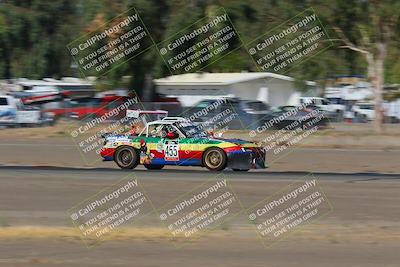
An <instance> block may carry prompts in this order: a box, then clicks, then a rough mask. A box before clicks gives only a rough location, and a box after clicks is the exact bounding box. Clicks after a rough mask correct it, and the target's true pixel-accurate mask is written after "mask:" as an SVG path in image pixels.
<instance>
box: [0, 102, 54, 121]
mask: <svg viewBox="0 0 400 267" xmlns="http://www.w3.org/2000/svg"><path fill="white" fill-rule="evenodd" d="M52 122H53V118H52V116H51V114H48V113H46V112H41V110H40V109H39V108H37V107H33V106H26V105H23V104H22V103H21V102H20V100H19V99H16V98H14V97H13V96H8V95H0V126H7V127H21V126H41V125H45V124H52Z"/></svg>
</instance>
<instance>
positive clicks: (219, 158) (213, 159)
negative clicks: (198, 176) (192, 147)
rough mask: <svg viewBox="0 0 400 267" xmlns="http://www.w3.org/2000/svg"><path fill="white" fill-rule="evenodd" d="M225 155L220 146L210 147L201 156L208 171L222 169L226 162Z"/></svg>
mask: <svg viewBox="0 0 400 267" xmlns="http://www.w3.org/2000/svg"><path fill="white" fill-rule="evenodd" d="M227 161H228V160H227V156H226V154H225V152H224V151H223V150H222V149H220V148H217V147H216V148H210V149H208V150H207V151H206V152H205V153H204V156H203V164H204V166H205V167H206V168H207V169H209V170H210V171H222V170H223V169H225V167H226V164H227Z"/></svg>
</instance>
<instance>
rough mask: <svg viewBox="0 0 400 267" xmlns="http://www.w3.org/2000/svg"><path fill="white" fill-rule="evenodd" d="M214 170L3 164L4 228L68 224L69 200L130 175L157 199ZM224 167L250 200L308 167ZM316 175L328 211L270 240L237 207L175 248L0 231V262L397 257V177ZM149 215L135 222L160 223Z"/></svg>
mask: <svg viewBox="0 0 400 267" xmlns="http://www.w3.org/2000/svg"><path fill="white" fill-rule="evenodd" d="M217 175H220V174H219V173H212V172H208V171H206V170H203V169H200V168H186V169H178V170H177V169H171V168H169V169H166V170H162V171H148V170H144V169H141V168H139V169H138V170H135V171H122V170H119V169H115V168H64V167H32V166H28V165H27V166H0V179H1V181H2V186H1V188H0V222H1V223H2V224H3V226H5V227H3V228H0V230H1V229H5V230H4V231H7V227H10V226H13V227H18V226H25V225H27V224H29V225H32V226H36V227H45V228H46V227H47V228H49V229H52V228H54V227H55V228H57V227H71V222H70V219H69V218H68V214H67V210H68V209H70V208H71V207H73V206H74V205H76V204H77V203H78V202H80V201H82V200H84V199H86V198H88V197H90V196H92V195H94V194H96V193H97V192H99V191H101V190H103V189H104V188H106V187H108V186H111V185H113V184H114V183H115V182H117V181H118V180H120V179H122V178H124V177H127V176H134V177H136V178H137V179H138V180H139V182H140V184H141V185H142V186H143V188H145V190H146V191H147V193H148V196H149V197H150V198H151V200H152V202H153V203H154V206H155V207H156V208H157V207H161V206H162V205H163V204H164V203H166V202H168V201H170V200H171V199H176V198H177V197H178V196H180V195H182V194H184V193H186V192H188V191H190V190H192V189H193V188H195V187H196V186H198V185H200V184H202V183H204V182H205V181H208V179H213V178H214V177H215V176H217ZM223 175H224V177H226V178H227V180H228V181H229V183H230V185H231V186H232V188H233V190H234V191H235V193H236V194H237V196H238V197H239V199H240V200H241V202H242V203H243V206H244V207H245V208H248V207H250V206H252V205H254V204H255V203H257V202H259V201H260V200H263V199H265V198H266V197H268V196H270V195H273V194H274V193H275V192H277V191H279V190H281V189H282V188H284V187H285V186H287V185H288V184H290V183H292V182H293V181H296V180H298V179H301V178H302V177H304V176H306V175H308V173H307V172H272V171H255V172H249V173H234V172H231V171H226V172H223ZM313 175H314V177H315V178H317V180H318V183H319V185H320V186H321V188H322V189H323V190H324V192H325V194H326V196H327V198H328V199H329V201H330V202H331V203H332V207H333V209H332V211H331V212H330V213H329V214H328V215H327V216H325V217H324V218H322V219H320V220H318V221H316V222H313V223H311V224H310V225H306V226H303V227H302V228H301V230H300V231H299V232H298V233H297V234H294V235H292V236H290V237H289V238H287V239H285V240H284V241H281V242H279V243H278V244H275V245H274V246H272V247H270V248H265V247H263V246H262V245H261V243H260V242H259V240H258V237H257V236H256V235H255V233H254V232H253V231H252V228H251V227H253V226H252V225H250V224H249V223H248V222H247V221H246V217H245V216H239V217H238V218H236V219H235V220H234V221H232V222H231V223H230V224H229V225H228V226H226V227H225V228H224V229H220V230H216V231H215V232H214V233H213V232H211V233H210V234H208V235H206V236H204V237H202V238H201V239H199V240H197V241H192V242H189V243H188V244H186V245H185V246H184V247H182V248H179V249H178V248H176V247H175V246H174V245H173V242H172V241H170V240H167V239H165V238H157V237H151V236H149V237H148V238H132V239H126V240H109V241H106V242H104V243H101V244H100V245H98V246H96V247H93V248H90V249H87V248H86V247H85V245H84V244H83V243H82V242H81V241H80V240H79V239H74V238H68V237H67V236H59V237H51V238H48V237H47V238H46V237H43V238H38V237H29V236H24V237H21V238H7V237H2V236H1V234H0V266H177V265H179V266H246V267H247V266H285V267H287V266H289V267H290V266H299V265H301V266H310V267H312V266H371V267H372V266H393V267H394V266H398V262H400V255H399V253H398V251H399V249H400V230H399V229H400V213H399V212H398V210H399V203H400V194H398V193H399V192H400V176H399V175H396V174H367V173H365V174H363V173H359V174H340V173H337V174H334V173H321V172H320V173H314V174H313ZM155 219H156V216H154V217H152V218H149V220H148V221H146V223H145V224H146V225H141V226H156V224H157V223H156V220H155ZM10 229H11V228H10ZM333 255H334V257H333ZM133 260H134V262H133Z"/></svg>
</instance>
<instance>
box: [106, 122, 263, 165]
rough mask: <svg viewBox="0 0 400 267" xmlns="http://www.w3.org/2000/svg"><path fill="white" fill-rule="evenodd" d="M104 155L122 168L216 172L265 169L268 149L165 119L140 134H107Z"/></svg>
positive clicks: (148, 125) (193, 125)
mask: <svg viewBox="0 0 400 267" xmlns="http://www.w3.org/2000/svg"><path fill="white" fill-rule="evenodd" d="M103 138H104V139H105V140H104V146H103V148H102V150H101V152H100V154H101V156H102V157H103V160H104V161H115V162H116V163H117V165H118V166H119V167H120V168H122V169H133V168H135V167H136V166H137V165H138V164H143V165H144V166H145V167H146V168H147V169H156V170H159V169H162V168H163V167H164V166H165V165H179V166H201V167H206V168H208V169H209V170H212V171H221V170H223V169H225V168H230V169H232V170H234V171H248V170H249V169H259V168H265V167H266V164H265V150H264V149H263V148H261V147H258V146H257V145H256V144H254V143H251V142H247V141H243V140H240V139H224V138H216V137H213V136H212V135H211V134H208V133H206V132H205V131H203V130H202V129H201V127H199V125H195V124H193V123H191V122H190V121H188V120H186V119H184V118H180V117H165V118H163V119H162V120H156V121H153V122H149V123H146V126H145V127H144V129H143V130H142V131H141V133H140V134H138V135H137V134H125V135H113V134H109V135H105V136H103Z"/></svg>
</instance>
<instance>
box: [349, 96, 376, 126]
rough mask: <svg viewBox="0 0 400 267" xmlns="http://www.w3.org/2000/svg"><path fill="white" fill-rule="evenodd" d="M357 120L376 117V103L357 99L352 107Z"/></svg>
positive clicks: (369, 119) (365, 120) (367, 119)
mask: <svg viewBox="0 0 400 267" xmlns="http://www.w3.org/2000/svg"><path fill="white" fill-rule="evenodd" d="M352 111H353V113H354V119H355V120H356V122H368V121H372V120H373V119H374V118H375V110H374V103H372V102H370V101H357V102H356V103H355V104H354V105H353V108H352Z"/></svg>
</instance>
